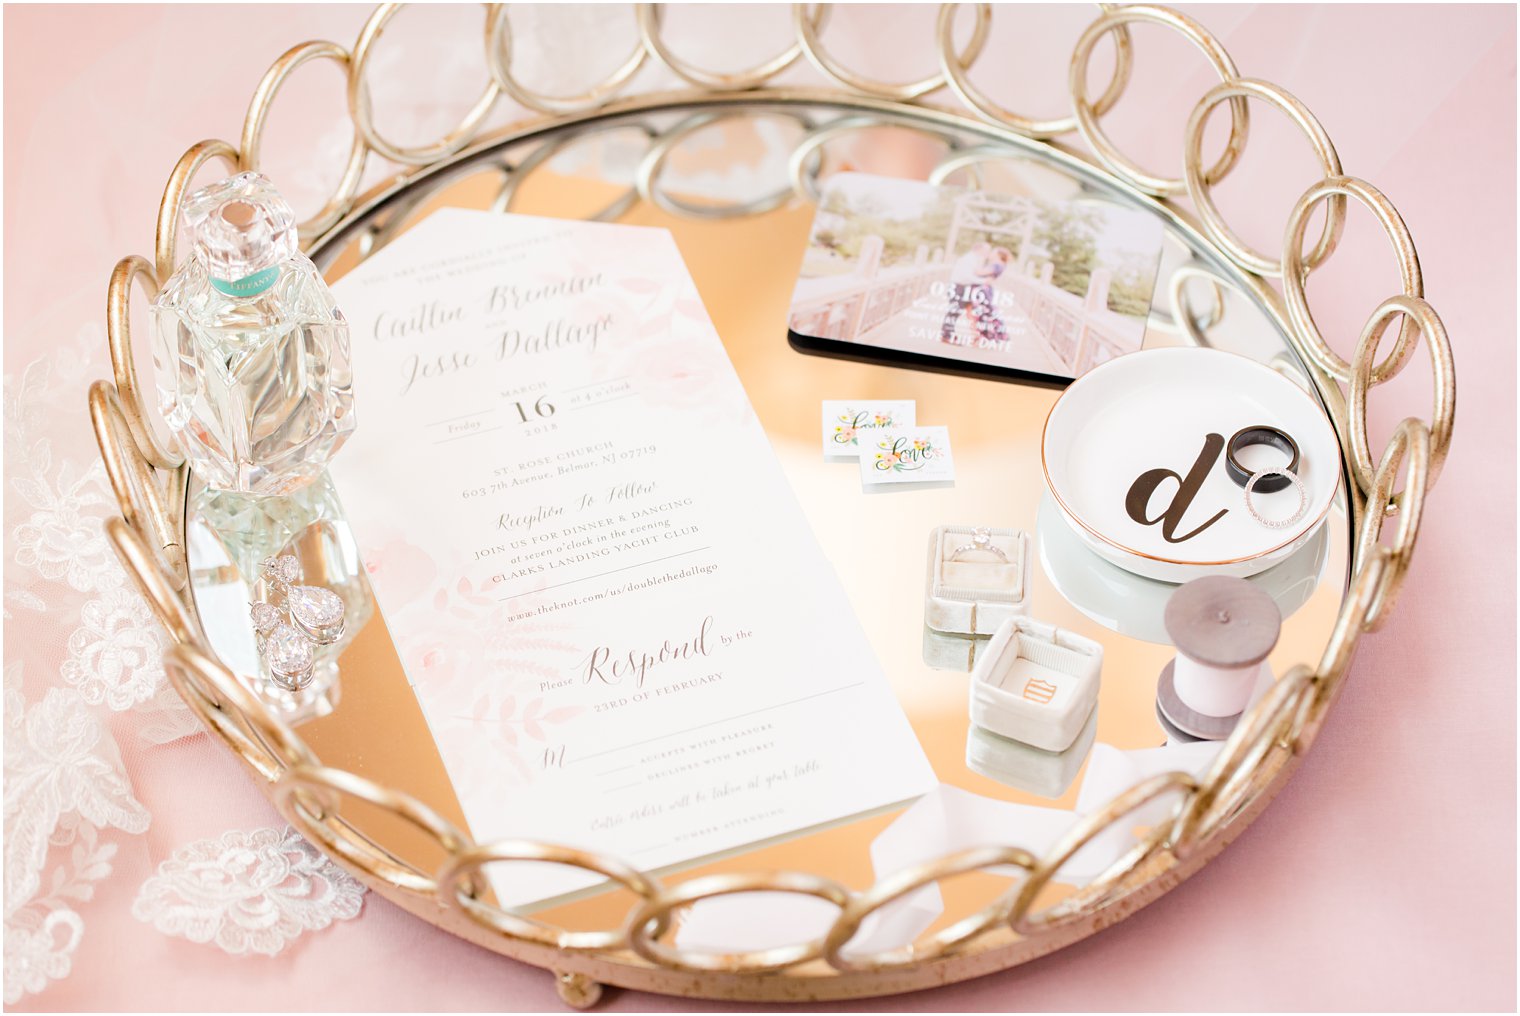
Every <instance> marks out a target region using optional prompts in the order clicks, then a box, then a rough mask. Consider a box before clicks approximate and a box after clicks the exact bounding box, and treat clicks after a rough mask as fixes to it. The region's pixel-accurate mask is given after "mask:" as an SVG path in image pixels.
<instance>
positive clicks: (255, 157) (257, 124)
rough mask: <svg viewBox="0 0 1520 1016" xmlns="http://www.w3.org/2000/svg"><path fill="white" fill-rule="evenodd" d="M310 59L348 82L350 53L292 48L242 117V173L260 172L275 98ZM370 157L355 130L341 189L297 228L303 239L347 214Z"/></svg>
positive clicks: (332, 45)
mask: <svg viewBox="0 0 1520 1016" xmlns="http://www.w3.org/2000/svg"><path fill="white" fill-rule="evenodd" d="M310 60H331V61H333V62H334V63H336V64H338V65H339V66H340V67H342V68H343V76H344V78H345V79H346V78H347V77H348V75H349V69H350V66H351V61H350V60H349V57H348V50H346V49H344V48H343V47H342V46H340V45H338V44H337V43H336V42H321V41H316V42H303V43H301V45H299V46H296V47H294V48H293V49H289V50H286V52H285V54H284V55H283V56H281V57H280V58H279V59H278V60H276V61H275V62H274V64H273V65H272V66H271V67H270V68H269V70H267V71H265V72H264V77H263V78H262V79H260V81H259V87H258V88H257V89H255V90H254V93H253V99H252V100H251V101H250V102H249V103H248V113H247V115H246V116H245V117H244V118H243V138H242V140H241V141H240V142H239V143H238V148H239V149H240V150H241V152H242V155H241V158H240V159H239V162H238V165H239V169H240V170H243V171H251V172H257V171H258V168H259V152H260V149H261V147H262V146H263V143H264V121H265V120H266V119H267V118H268V116H269V110H270V107H271V106H273V105H274V98H275V96H276V95H277V94H279V91H280V87H281V86H282V85H283V84H284V83H285V79H286V78H288V77H290V74H291V72H292V71H294V70H295V69H296V68H297V67H299V66H301V65H302V64H304V63H306V62H308V61H310ZM368 154H369V148H368V147H367V146H366V145H365V143H364V136H363V135H362V134H360V133H359V129H358V128H357V127H356V128H354V141H353V145H352V146H351V147H350V148H349V150H348V163H347V165H345V166H344V167H343V176H342V178H341V179H340V180H339V181H338V188H337V190H336V191H334V192H333V196H332V197H330V198H328V200H327V203H326V204H324V205H323V206H322V208H321V209H320V210H319V211H318V212H317V213H316V214H315V215H313V216H312V217H311V218H309V219H307V220H306V221H305V222H302V223H301V224H300V225H298V226H297V227H296V228H297V231H298V232H299V233H300V236H301V239H303V240H309V239H311V238H312V237H314V236H318V235H320V234H322V233H325V232H326V231H327V230H329V229H331V228H332V226H333V224H334V223H336V222H337V221H338V220H339V219H341V218H342V217H343V213H344V212H346V211H348V209H349V207H350V206H351V205H352V204H353V200H354V195H356V194H358V193H359V183H360V181H361V180H362V179H363V177H364V158H365V156H366V155H368Z"/></svg>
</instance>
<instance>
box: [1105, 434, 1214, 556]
mask: <svg viewBox="0 0 1520 1016" xmlns="http://www.w3.org/2000/svg"><path fill="white" fill-rule="evenodd" d="M1223 450H1224V438H1223V437H1222V436H1220V435H1218V434H1210V435H1209V436H1208V437H1206V438H1204V440H1203V450H1202V451H1201V452H1199V453H1198V458H1197V460H1196V461H1194V462H1193V468H1192V469H1190V470H1188V474H1187V476H1186V477H1182V476H1179V475H1177V473H1176V471H1174V470H1171V469H1166V468H1159V469H1148V470H1146V471H1145V472H1143V473H1141V474H1140V475H1139V476H1138V477H1136V478H1135V482H1134V483H1133V484H1131V485H1130V488H1129V494H1128V496H1126V497H1125V499H1124V510H1125V511H1127V512H1128V513H1129V517H1130V518H1132V519H1134V520H1135V521H1136V522H1138V523H1140V524H1141V525H1142V526H1154V525H1155V524H1156V523H1158V522H1160V523H1161V536H1162V538H1163V539H1165V540H1166V542H1167V543H1182V542H1183V541H1184V540H1191V539H1192V538H1193V537H1195V536H1197V535H1198V534H1199V533H1201V532H1203V531H1204V530H1205V529H1207V528H1209V527H1210V526H1212V525H1213V524H1214V523H1216V522H1218V521H1219V520H1220V519H1222V518H1224V517H1225V516H1226V515H1228V514H1229V511H1230V510H1229V509H1228V508H1221V509H1219V511H1218V513H1217V514H1215V516H1214V517H1213V518H1211V519H1209V520H1208V521H1207V522H1205V523H1204V524H1203V525H1201V526H1199V527H1198V528H1197V529H1195V530H1193V531H1192V532H1191V533H1185V534H1184V535H1182V536H1177V535H1176V532H1177V526H1178V525H1179V524H1180V523H1181V522H1182V517H1183V516H1184V515H1186V514H1187V510H1188V509H1189V508H1190V507H1192V504H1193V498H1195V497H1197V496H1198V490H1199V488H1201V487H1202V486H1203V481H1204V480H1206V479H1207V478H1208V475H1209V470H1211V469H1213V468H1214V463H1215V462H1216V461H1218V459H1219V453H1220V452H1221V451H1223ZM1166 479H1173V480H1176V481H1177V493H1176V494H1174V495H1172V501H1171V503H1170V504H1168V505H1167V506H1166V510H1165V511H1163V512H1162V513H1161V514H1160V515H1157V516H1156V517H1155V518H1147V517H1146V514H1145V513H1146V511H1147V510H1148V509H1149V507H1150V501H1151V496H1152V495H1154V494H1155V493H1156V488H1157V487H1159V486H1161V481H1162V480H1166Z"/></svg>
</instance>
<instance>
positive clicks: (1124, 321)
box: [788, 173, 1162, 385]
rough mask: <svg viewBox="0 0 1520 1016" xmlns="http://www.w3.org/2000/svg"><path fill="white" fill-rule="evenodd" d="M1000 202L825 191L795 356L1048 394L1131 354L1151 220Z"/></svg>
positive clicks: (854, 181)
mask: <svg viewBox="0 0 1520 1016" xmlns="http://www.w3.org/2000/svg"><path fill="white" fill-rule="evenodd" d="M1008 187H1009V190H1008V191H1006V192H997V191H991V190H973V189H969V188H965V187H951V186H937V185H934V184H930V183H924V182H922V181H918V180H902V179H897V178H895V177H883V176H872V175H870V174H867V173H836V174H834V175H833V176H831V177H829V179H828V181H827V183H826V184H825V185H824V189H823V194H822V196H821V198H820V200H819V202H818V212H817V214H816V216H815V217H814V219H813V229H812V233H811V235H810V236H809V238H808V247H807V250H806V252H805V253H804V255H803V259H802V268H801V270H800V273H799V276H798V279H797V287H796V289H795V290H794V291H793V294H792V307H791V315H790V318H789V325H788V327H789V333H790V339H791V342H792V345H793V346H795V347H796V348H798V349H801V350H803V351H805V352H812V353H821V354H823V355H827V356H840V357H845V358H847V359H855V360H868V361H872V362H883V363H889V364H894V365H897V366H906V367H917V368H920V369H927V370H938V371H948V372H950V373H957V374H974V375H985V376H993V377H999V378H1005V379H1010V380H1028V381H1031V382H1034V383H1040V384H1047V385H1064V384H1066V383H1069V382H1070V381H1071V380H1073V379H1074V378H1077V377H1080V376H1081V375H1082V374H1084V373H1086V372H1087V371H1089V370H1091V369H1092V368H1093V367H1096V366H1097V365H1098V364H1100V363H1104V362H1106V361H1108V360H1111V359H1113V358H1114V357H1116V356H1122V355H1123V354H1125V353H1129V352H1133V351H1135V350H1137V349H1139V348H1140V347H1141V345H1142V343H1143V341H1144V338H1145V322H1146V318H1147V317H1148V315H1149V313H1150V308H1151V301H1152V298H1153V296H1154V290H1155V287H1156V276H1157V271H1158V268H1159V266H1160V261H1161V242H1162V226H1161V220H1160V218H1158V217H1157V216H1155V215H1153V214H1151V213H1150V212H1148V211H1146V210H1144V209H1141V208H1138V207H1135V208H1131V207H1128V206H1126V205H1122V204H1119V203H1117V202H1115V201H1108V200H1104V199H1102V198H1101V197H1099V196H1096V195H1084V196H1083V197H1082V198H1081V199H1080V200H1053V199H1051V198H1049V197H1047V196H1045V195H1044V194H1041V193H1039V192H1038V189H1037V188H1035V187H1033V186H1031V187H1029V188H1028V189H1027V190H1025V191H1023V192H1020V191H1019V190H1018V185H1017V183H1016V182H1010V184H1009V185H1008Z"/></svg>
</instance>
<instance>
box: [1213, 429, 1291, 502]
mask: <svg viewBox="0 0 1520 1016" xmlns="http://www.w3.org/2000/svg"><path fill="white" fill-rule="evenodd" d="M1254 444H1264V445H1271V446H1272V447H1273V448H1276V449H1277V450H1278V451H1281V452H1286V453H1287V454H1288V455H1289V456H1290V458H1289V460H1288V463H1287V465H1286V466H1284V467H1283V468H1285V469H1287V470H1289V471H1290V472H1294V473H1297V472H1298V443H1297V442H1296V441H1294V440H1293V439H1292V438H1291V437H1289V436H1288V435H1287V434H1284V433H1283V432H1282V431H1280V430H1278V429H1277V428H1276V427H1268V426H1265V425H1262V424H1258V425H1257V426H1255V427H1242V428H1241V429H1240V430H1237V431H1236V432H1235V436H1234V437H1232V438H1230V443H1229V444H1228V445H1227V446H1226V447H1225V455H1224V468H1225V472H1227V473H1229V474H1230V479H1232V480H1234V481H1235V482H1236V483H1237V484H1238V485H1240V486H1241V487H1244V486H1245V485H1246V484H1248V483H1250V482H1251V476H1252V473H1251V471H1250V470H1249V469H1247V468H1246V467H1245V466H1242V465H1241V464H1240V460H1238V459H1236V458H1235V452H1236V451H1237V450H1238V449H1241V448H1244V447H1245V446H1246V445H1254ZM1292 482H1293V481H1291V480H1289V479H1288V478H1287V477H1286V476H1280V475H1273V476H1263V477H1262V478H1261V479H1260V480H1259V481H1258V482H1257V484H1256V489H1257V490H1259V491H1261V492H1262V493H1264V494H1271V493H1274V492H1276V491H1279V490H1287V489H1288V487H1289V486H1291V485H1292Z"/></svg>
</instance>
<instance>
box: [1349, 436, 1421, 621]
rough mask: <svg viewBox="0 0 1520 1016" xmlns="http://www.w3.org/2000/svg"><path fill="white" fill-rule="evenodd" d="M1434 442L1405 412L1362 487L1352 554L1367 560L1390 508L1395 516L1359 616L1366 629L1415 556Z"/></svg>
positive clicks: (1392, 597) (1380, 616)
mask: <svg viewBox="0 0 1520 1016" xmlns="http://www.w3.org/2000/svg"><path fill="white" fill-rule="evenodd" d="M1433 445H1434V442H1433V441H1432V439H1431V435H1430V431H1429V430H1427V429H1426V427H1425V424H1423V423H1421V422H1420V421H1419V420H1417V419H1415V418H1414V417H1412V416H1411V417H1408V418H1406V419H1405V420H1404V422H1403V423H1400V424H1399V427H1398V429H1397V430H1395V431H1394V432H1393V437H1392V438H1390V439H1389V441H1388V447H1387V448H1385V449H1383V458H1382V461H1380V462H1379V463H1378V468H1377V472H1376V473H1374V474H1373V477H1372V489H1371V490H1369V491H1368V492H1367V507H1366V510H1365V513H1364V514H1363V516H1362V531H1361V535H1360V539H1359V540H1358V541H1357V559H1358V560H1361V561H1365V560H1368V559H1369V558H1371V557H1372V556H1373V554H1374V552H1375V551H1376V550H1377V549H1378V548H1379V547H1380V546H1381V544H1380V543H1379V538H1380V537H1381V536H1382V532H1383V523H1384V521H1385V520H1386V519H1387V518H1388V516H1389V515H1390V514H1392V512H1393V511H1394V510H1395V506H1397V507H1396V510H1397V512H1398V516H1399V528H1398V530H1397V532H1395V533H1394V538H1393V545H1392V546H1391V547H1388V548H1386V549H1387V550H1388V556H1387V557H1386V558H1385V559H1384V568H1383V573H1382V574H1381V575H1380V576H1379V577H1378V582H1377V586H1376V587H1375V589H1374V592H1373V597H1372V603H1371V604H1370V606H1369V608H1368V610H1367V615H1366V617H1365V618H1364V619H1363V621H1362V627H1363V628H1364V629H1365V630H1366V631H1377V630H1378V629H1380V628H1381V627H1383V622H1384V621H1386V620H1387V619H1388V615H1389V614H1391V613H1392V612H1393V605H1394V603H1395V602H1397V600H1398V597H1399V587H1400V586H1402V585H1403V584H1404V574H1405V572H1406V571H1408V569H1409V562H1410V559H1411V558H1413V556H1414V541H1415V539H1416V538H1417V537H1418V536H1419V534H1420V518H1421V517H1422V516H1423V515H1424V513H1425V492H1426V491H1427V490H1429V489H1430V486H1431V484H1432V483H1433V482H1434V476H1433V474H1432V472H1431V469H1432V463H1433V460H1434V458H1435V452H1434V450H1433ZM1406 456H1407V457H1408V459H1409V472H1408V476H1407V479H1406V480H1405V482H1404V489H1403V490H1401V491H1400V492H1399V493H1398V494H1397V495H1394V493H1393V484H1394V481H1395V480H1396V479H1397V478H1398V475H1399V467H1400V466H1402V465H1403V463H1404V459H1405V457H1406Z"/></svg>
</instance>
